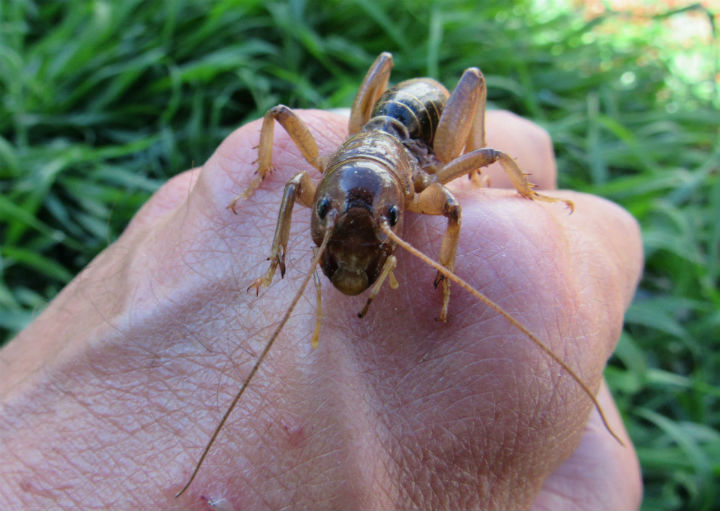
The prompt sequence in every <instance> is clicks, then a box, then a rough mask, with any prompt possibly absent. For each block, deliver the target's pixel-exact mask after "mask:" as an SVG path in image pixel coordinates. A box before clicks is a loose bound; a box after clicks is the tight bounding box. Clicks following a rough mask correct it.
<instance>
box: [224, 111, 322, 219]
mask: <svg viewBox="0 0 720 511" xmlns="http://www.w3.org/2000/svg"><path fill="white" fill-rule="evenodd" d="M275 121H277V122H279V123H280V125H281V126H282V127H283V128H284V129H285V131H286V132H287V134H288V135H290V138H291V139H292V141H293V142H294V143H295V145H296V146H297V148H298V149H300V152H301V153H302V155H303V158H305V160H306V161H307V162H308V163H309V164H310V165H312V166H313V167H315V168H316V169H318V171H320V173H322V172H323V170H324V163H323V160H322V158H320V156H319V152H318V147H317V143H316V142H315V137H313V135H312V133H311V132H310V130H309V129H308V127H307V125H306V124H305V123H304V122H303V120H302V119H300V117H298V116H297V114H295V112H293V111H292V110H291V109H290V108H288V107H286V106H285V105H277V106H274V107H272V108H271V109H270V110H268V111H267V113H265V116H264V117H263V122H262V127H261V128H260V142H259V143H258V159H257V163H258V168H257V171H256V173H255V176H254V177H253V179H252V180H251V181H250V184H249V185H248V187H247V188H246V189H245V190H244V191H243V192H242V193H240V194H239V195H238V196H237V197H235V198H234V199H233V200H232V202H231V203H230V204H229V205H228V208H229V209H231V210H232V212H233V213H237V211H235V206H236V204H237V203H238V201H241V200H244V199H247V198H248V197H250V196H252V194H253V193H255V190H257V189H258V187H259V186H260V183H261V182H262V180H263V179H265V176H266V175H267V173H268V172H270V171H271V170H273V166H272V149H273V134H274V130H275Z"/></svg>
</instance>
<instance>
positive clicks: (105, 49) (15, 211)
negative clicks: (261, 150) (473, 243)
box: [0, 0, 720, 509]
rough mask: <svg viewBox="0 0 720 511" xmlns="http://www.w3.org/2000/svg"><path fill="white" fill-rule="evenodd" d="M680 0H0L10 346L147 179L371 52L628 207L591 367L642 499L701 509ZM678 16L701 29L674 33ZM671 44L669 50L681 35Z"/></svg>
mask: <svg viewBox="0 0 720 511" xmlns="http://www.w3.org/2000/svg"><path fill="white" fill-rule="evenodd" d="M717 20H718V17H717V16H716V15H714V14H713V13H711V12H709V11H708V10H707V9H706V8H704V7H702V6H701V5H699V4H697V5H696V4H692V5H688V6H686V7H682V8H679V9H675V10H670V8H667V9H665V10H659V11H655V14H647V15H645V16H642V15H641V16H640V17H638V15H635V16H634V17H631V16H628V15H624V14H622V13H618V12H613V11H611V10H608V9H604V10H602V11H601V12H599V13H595V14H594V15H592V16H590V15H589V14H588V11H576V10H573V8H571V7H569V6H567V5H566V4H565V2H561V1H556V2H553V1H550V0H547V1H543V2H541V1H536V2H532V1H529V0H528V1H516V2H510V3H509V2H506V1H497V0H493V1H488V2H483V3H482V4H481V5H477V4H476V2H472V1H460V0H455V1H446V2H422V1H421V2H417V1H410V0H394V1H389V0H374V1H373V0H364V1H360V0H352V1H342V2H340V1H329V2H328V1H325V2H312V1H302V0H297V1H290V2H279V1H278V2H265V1H243V0H220V1H210V0H196V1H175V0H165V1H156V2H141V1H138V0H125V1H123V2H114V1H110V0H105V1H102V0H96V1H90V0H65V1H54V2H42V1H30V0H5V1H4V2H2V3H0V188H1V190H0V192H1V193H0V240H1V241H0V242H1V247H0V328H2V330H3V337H5V338H9V337H11V336H12V335H13V334H14V333H15V332H17V331H19V330H20V329H21V328H22V327H23V326H24V325H26V324H27V323H28V322H29V321H30V320H31V319H32V318H33V317H34V316H35V315H36V314H37V313H38V312H39V311H40V310H41V309H42V308H43V307H44V306H45V304H46V303H47V302H48V301H49V300H50V299H51V298H52V297H53V296H54V295H55V294H56V293H57V292H58V291H59V290H60V289H61V288H62V287H63V285H64V284H66V283H67V282H68V281H69V280H70V279H71V278H72V276H73V275H74V274H75V273H77V272H78V271H79V270H80V269H81V268H82V267H83V266H84V265H86V264H87V263H88V262H89V260H90V259H91V258H92V257H93V256H94V255H95V254H97V253H98V252H99V251H100V250H102V249H103V248H104V247H105V246H107V245H108V244H109V243H111V242H112V241H113V240H114V239H115V238H116V237H117V236H118V235H119V233H120V232H121V231H122V229H123V227H124V226H125V225H126V224H127V222H128V220H129V218H130V217H131V216H132V215H133V213H134V212H135V211H136V210H137V209H138V207H139V206H140V205H141V204H142V203H143V202H144V201H145V200H146V199H147V198H148V197H149V195H150V194H151V193H152V192H153V191H154V190H155V189H157V187H158V186H159V185H160V184H161V183H162V182H164V181H165V180H166V179H167V178H168V177H170V176H172V175H174V174H176V173H178V172H180V171H182V170H184V169H187V168H190V167H192V166H194V165H198V164H202V162H203V161H205V159H206V158H207V157H208V156H209V155H210V154H211V152H212V151H213V149H214V148H215V147H216V146H217V144H218V143H219V142H220V140H221V139H222V138H223V137H224V136H226V135H227V134H228V133H229V132H230V131H231V130H232V129H234V128H236V127H237V126H238V125H240V124H242V123H243V122H245V121H247V120H250V119H252V118H255V117H259V116H260V115H262V113H263V112H264V111H265V110H266V109H267V108H268V107H270V106H272V105H275V104H277V103H279V102H283V103H286V104H289V105H291V106H294V107H318V108H330V107H338V106H348V105H349V104H350V103H351V101H352V98H353V96H354V93H355V89H356V87H357V86H358V83H359V80H360V78H361V77H362V75H363V73H364V72H365V70H366V69H367V67H368V65H369V63H370V62H371V61H372V59H373V58H374V57H375V56H376V55H377V54H378V53H379V52H380V51H383V50H390V51H392V52H393V53H394V56H395V61H396V66H395V70H394V73H393V78H394V79H396V80H399V79H402V78H410V77H415V76H423V75H429V76H434V77H437V78H438V79H440V80H441V81H443V82H444V83H446V84H448V85H450V86H452V84H454V83H455V81H456V80H457V78H458V77H459V76H460V73H461V71H462V70H463V69H464V68H466V67H469V66H475V65H477V66H480V67H482V69H483V71H484V73H485V74H486V77H487V82H488V87H489V100H490V103H491V106H496V107H502V108H507V109H510V110H513V111H515V112H517V113H518V114H521V115H524V116H527V117H530V118H532V119H534V120H536V121H537V122H539V123H541V124H542V125H543V126H545V127H546V128H547V129H548V130H549V131H550V133H551V134H552V136H553V139H554V142H555V149H556V153H557V157H558V163H559V168H560V171H561V185H562V186H566V187H572V188H576V189H580V190H584V191H587V192H590V193H596V194H599V195H603V196H605V197H608V198H610V199H611V200H614V201H616V202H618V203H620V204H622V205H623V206H624V207H626V208H627V209H629V210H630V211H631V212H632V213H633V214H634V215H635V216H636V218H638V220H639V221H640V223H641V225H642V229H643V237H644V246H645V251H646V271H645V276H644V278H643V281H642V283H641V286H640V289H639V291H638V293H637V296H636V299H635V301H634V303H633V305H632V306H631V308H630V310H629V311H628V313H627V318H626V328H625V331H624V332H623V335H622V338H621V340H620V344H619V346H618V350H617V353H616V355H615V357H614V358H613V360H612V361H611V365H610V367H609V368H608V370H607V376H608V379H609V382H610V385H611V387H612V388H613V391H614V394H615V396H616V398H617V400H618V405H619V407H620V409H621V411H622V413H623V416H624V417H625V420H626V423H627V426H628V429H629V431H630V434H631V436H632V438H633V440H634V442H635V444H636V446H637V448H638V453H639V456H640V460H641V463H642V466H643V472H644V478H645V484H646V490H645V491H646V497H645V502H644V506H645V508H648V509H653V508H664V509H685V508H692V509H717V508H720V485H719V484H718V479H719V476H720V408H719V407H718V402H719V401H720V382H719V378H718V374H720V350H718V348H719V347H720V293H719V292H718V280H719V272H720V259H719V257H718V251H719V250H720V222H719V220H720V179H719V178H718V173H719V170H720V143H719V130H718V124H719V123H718V121H719V120H720V99H719V97H718V80H719V79H720V78H719V77H720V74H719V73H720V62H719V59H718V40H717V34H716V33H715V32H714V30H715V22H716V21H717ZM678 21H682V22H688V23H696V24H697V26H698V27H709V28H708V35H707V36H706V41H705V42H704V43H703V42H702V41H701V42H700V43H698V42H697V41H696V39H697V37H699V36H698V34H694V37H695V39H693V38H692V37H689V38H688V39H684V40H681V41H678V39H677V38H678V29H677V26H678V25H677V23H678ZM688 41H690V44H688Z"/></svg>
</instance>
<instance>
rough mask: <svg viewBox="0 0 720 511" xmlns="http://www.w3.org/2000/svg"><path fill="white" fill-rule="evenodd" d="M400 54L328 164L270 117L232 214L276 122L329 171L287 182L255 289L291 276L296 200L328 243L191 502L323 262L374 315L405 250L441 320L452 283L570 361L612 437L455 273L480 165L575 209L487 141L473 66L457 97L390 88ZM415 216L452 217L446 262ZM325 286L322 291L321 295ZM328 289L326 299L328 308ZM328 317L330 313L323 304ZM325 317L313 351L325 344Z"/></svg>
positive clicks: (439, 89) (368, 86) (370, 76)
mask: <svg viewBox="0 0 720 511" xmlns="http://www.w3.org/2000/svg"><path fill="white" fill-rule="evenodd" d="M392 64H393V61H392V56H391V55H390V53H382V54H380V55H379V56H378V57H377V59H376V60H375V62H374V63H373V64H372V66H371V67H370V69H369V71H368V72H367V74H366V76H365V78H364V80H363V82H362V85H361V86H360V89H359V91H358V93H357V96H356V97H355V101H354V102H353V105H352V109H351V113H350V120H349V125H348V131H349V138H348V139H347V140H346V141H345V142H344V143H343V144H342V145H341V146H340V148H338V149H337V151H336V152H335V153H334V154H333V155H331V156H330V157H329V158H323V157H321V156H320V154H319V151H318V147H317V144H316V142H315V139H314V138H313V136H312V134H311V132H310V130H309V129H308V127H307V126H306V125H305V124H304V122H303V121H302V120H301V119H300V118H299V117H298V116H297V115H296V114H295V113H294V112H293V111H292V110H291V109H290V108H288V107H286V106H284V105H278V106H276V107H274V108H271V109H270V110H269V111H268V112H267V113H266V114H265V116H264V118H263V122H262V127H261V130H260V141H259V144H258V169H257V173H256V175H255V176H254V178H253V179H252V180H251V182H250V184H249V185H248V187H247V189H246V190H245V191H244V192H242V193H241V194H240V195H238V196H237V197H236V198H235V199H234V200H233V201H232V202H231V203H230V205H229V206H228V208H229V209H231V210H233V211H235V207H236V204H237V203H238V201H241V200H244V199H246V198H248V197H250V196H251V195H252V194H253V193H254V192H255V190H257V188H258V187H259V186H260V184H261V182H262V180H263V179H264V177H265V176H266V175H267V173H268V172H269V171H271V170H272V148H273V132H274V124H275V122H276V121H277V122H278V123H279V124H280V125H281V126H282V127H283V128H284V129H285V131H286V132H287V133H288V134H289V136H290V138H291V139H292V141H293V142H294V143H295V145H296V146H297V147H298V148H299V149H300V152H301V153H302V155H303V157H304V159H305V160H306V161H307V162H308V163H309V164H310V165H312V166H313V167H315V168H316V169H317V170H318V171H319V172H320V173H321V174H322V179H321V181H320V183H319V184H317V185H316V184H315V183H314V182H313V181H312V179H311V178H310V175H309V173H308V172H306V171H303V172H300V173H298V174H297V175H295V176H294V177H293V178H292V179H290V180H289V181H288V182H287V184H286V185H285V188H284V191H283V196H282V202H281V206H280V212H279V214H278V220H277V225H276V228H275V235H274V238H273V242H272V246H271V250H270V256H269V257H268V260H269V261H270V264H269V267H268V269H267V271H266V272H265V274H264V275H263V276H261V277H260V278H258V279H256V280H255V281H254V282H252V283H251V285H250V286H249V287H248V290H250V289H255V290H256V292H259V290H260V289H261V288H262V287H264V286H269V285H270V284H271V282H272V280H273V277H274V275H275V273H276V271H277V270H278V269H279V270H280V274H281V276H284V274H285V255H286V249H287V243H288V237H289V233H290V222H291V215H292V210H293V207H294V205H295V203H296V202H299V203H300V204H302V205H303V206H305V207H308V208H310V209H311V214H312V218H311V233H312V239H313V241H314V243H315V244H316V245H317V246H318V248H317V250H316V251H315V257H314V259H313V262H312V265H311V268H310V270H309V271H308V273H307V274H306V275H305V278H304V280H303V282H302V284H301V286H300V289H299V291H298V292H297V294H296V295H295V297H294V299H293V301H292V302H291V305H290V306H289V307H288V309H287V310H286V312H285V314H284V316H283V318H282V319H281V320H280V322H279V324H278V325H277V327H276V329H275V331H274V332H273V334H272V335H271V336H270V339H269V340H268V341H267V343H266V345H265V347H264V349H263V351H262V352H261V354H260V356H259V357H258V358H257V360H256V361H255V364H254V365H253V368H252V369H251V371H250V373H249V375H248V376H247V378H246V379H245V381H244V383H243V384H242V386H241V388H240V390H239V391H238V392H237V394H236V395H235V397H234V399H233V401H232V403H231V404H230V406H229V407H228V409H227V410H226V412H225V414H224V416H223V417H222V419H221V420H220V422H219V424H218V426H217V427H216V429H215V431H214V433H213V435H212V436H211V438H210V440H209V442H208V444H207V446H206V447H205V449H204V451H203V453H202V455H201V457H200V459H199V461H198V462H197V464H196V465H195V469H194V471H193V473H192V475H191V476H190V478H189V480H188V481H187V483H186V485H185V486H184V487H183V488H182V489H181V490H180V492H178V494H177V496H180V495H181V494H182V493H183V492H184V491H185V490H186V489H187V488H188V487H189V486H190V484H191V483H192V481H193V479H194V478H195V476H196V475H197V473H198V470H199V469H200V467H201V466H202V463H203V461H204V460H205V457H206V456H207V454H208V452H209V450H210V448H211V446H212V445H213V443H214V442H215V439H216V438H217V435H218V434H219V432H220V430H221V429H222V427H223V426H224V424H225V422H226V420H227V418H228V417H229V415H230V413H231V412H232V410H233V409H234V407H235V406H236V404H237V403H238V401H239V400H240V398H241V396H242V395H243V392H244V391H245V389H246V388H247V386H248V384H249V382H250V381H251V380H252V378H253V376H254V375H255V373H256V372H257V370H258V368H259V367H260V365H261V364H262V362H263V360H264V358H265V356H266V355H267V353H268V352H269V350H270V348H271V347H272V345H273V343H274V342H275V339H276V338H277V337H278V335H279V333H280V331H281V329H282V328H283V326H284V325H285V323H286V322H287V320H288V318H289V317H290V315H291V313H292V311H293V309H294V308H295V305H296V304H297V303H298V301H299V300H300V297H301V296H302V293H303V292H304V290H305V288H306V287H307V284H308V283H309V281H310V279H311V278H312V276H313V275H314V273H315V269H316V267H317V266H318V265H319V266H320V267H321V268H322V271H323V272H324V273H325V275H326V276H327V277H328V278H329V279H330V281H331V282H332V283H333V285H334V286H335V287H336V288H337V289H339V290H340V291H342V292H343V293H345V294H347V295H357V294H359V293H362V292H364V291H366V290H368V289H369V290H370V291H369V294H368V298H367V301H366V303H365V306H364V307H363V309H362V310H361V311H360V313H359V314H358V316H360V317H362V316H364V315H365V314H366V313H367V311H368V308H369V306H370V304H371V302H372V300H373V298H374V297H375V296H376V295H377V293H378V292H379V291H380V289H381V287H382V286H383V283H384V282H385V281H386V280H387V281H388V282H389V284H390V286H391V287H395V286H396V285H397V281H396V280H395V277H394V275H393V270H394V269H395V267H396V265H397V260H396V258H395V256H394V255H393V253H394V250H395V247H396V246H400V247H402V248H403V249H405V250H407V251H408V252H409V253H411V254H412V255H414V256H416V257H418V258H420V259H421V260H423V261H424V262H425V263H426V264H428V265H430V266H432V267H433V268H434V269H435V270H437V275H436V277H435V281H434V284H435V286H436V287H438V286H440V287H441V290H442V295H443V300H442V307H441V310H440V314H439V318H438V319H439V320H440V321H445V320H446V319H447V314H448V304H449V300H450V281H453V282H455V283H457V284H458V285H460V286H461V287H463V288H464V289H465V290H467V291H468V292H470V293H471V294H472V295H473V296H475V297H476V298H477V299H478V300H480V301H481V302H483V303H485V304H486V305H487V306H489V307H490V308H492V309H493V310H494V311H495V312H497V313H498V314H500V315H502V316H503V317H504V318H505V319H506V320H507V321H508V322H509V323H510V324H512V325H513V326H514V327H515V328H517V329H519V330H520V331H521V332H523V334H525V335H526V336H527V337H528V338H529V339H530V340H531V341H532V342H533V343H535V344H536V345H537V346H538V347H539V348H540V349H541V350H542V351H543V352H545V353H546V354H547V356H548V357H550V358H551V359H552V360H553V361H554V362H555V363H557V364H559V365H560V366H561V367H562V368H563V370H564V371H566V372H567V373H568V374H569V375H570V376H571V377H572V378H573V379H574V380H575V381H576V383H577V384H578V385H579V386H580V387H582V389H583V391H584V392H585V393H586V394H587V395H588V397H589V398H590V399H591V400H592V402H593V404H594V405H595V407H596V408H597V409H598V411H599V412H600V416H601V418H602V421H603V423H604V424H605V427H606V428H607V429H608V431H609V432H610V433H611V434H612V435H613V436H614V437H615V438H616V439H617V440H618V442H620V443H621V444H622V441H621V440H620V439H619V437H618V436H617V435H616V434H615V432H613V431H612V429H611V428H610V426H609V424H608V423H607V420H606V418H605V415H604V413H603V411H602V409H601V407H600V405H599V403H598V402H597V400H596V398H595V396H594V395H593V393H592V391H591V390H590V389H589V388H588V387H587V385H585V383H584V382H583V381H582V380H581V379H580V377H579V376H578V375H577V374H576V373H575V372H574V371H573V370H572V369H571V368H570V367H569V366H568V365H567V364H566V363H565V362H564V361H563V360H562V359H560V358H559V357H558V356H557V355H555V354H554V353H553V352H552V351H551V350H550V348H548V347H547V346H546V345H545V344H544V343H543V342H542V341H540V340H539V339H538V338H537V337H536V336H535V335H534V334H533V333H532V332H530V331H529V330H528V329H527V328H526V327H525V326H523V325H522V324H521V323H519V322H518V321H517V320H515V319H514V318H513V317H512V316H511V315H510V314H509V313H507V312H506V311H504V310H503V309H502V308H501V307H500V306H499V305H497V304H495V303H494V302H493V301H491V300H490V299H489V298H487V297H486V296H484V295H483V294H481V293H480V292H479V291H477V290H475V289H474V288H473V287H472V286H470V285H469V284H468V283H467V282H465V281H464V280H462V279H461V278H460V277H458V276H457V275H455V273H454V272H453V269H454V265H455V255H456V249H457V246H458V240H459V234H460V223H461V207H460V204H459V203H458V201H457V199H456V198H455V197H454V196H453V194H452V193H451V192H450V190H448V189H447V188H446V187H445V186H444V185H445V184H446V183H448V182H450V181H452V180H454V179H456V178H459V177H462V176H466V175H468V176H471V177H472V176H473V175H475V172H476V170H477V169H479V168H481V167H485V166H487V165H490V164H491V163H494V162H499V163H500V164H501V165H502V167H503V169H504V170H505V172H506V173H507V175H508V176H509V177H510V180H511V182H512V183H513V185H514V187H515V188H516V190H517V191H518V193H519V194H520V195H521V196H522V197H525V198H527V199H532V200H537V201H546V202H563V203H565V204H566V205H567V206H568V207H569V208H570V210H571V211H572V209H573V204H572V202H570V201H567V200H563V199H558V198H553V197H548V196H545V195H542V194H539V193H537V192H536V191H535V190H534V189H533V185H532V184H531V183H530V182H529V181H528V179H527V175H526V174H525V173H523V172H522V171H521V170H520V168H519V167H518V165H517V164H516V163H515V161H514V160H513V159H512V158H510V157H509V156H508V155H506V154H505V153H503V152H500V151H497V150H495V149H492V148H488V147H487V144H486V142H485V99H486V87H485V81H484V78H483V75H482V73H481V72H480V70H479V69H477V68H469V69H467V70H466V71H465V72H464V73H463V75H462V77H461V78H460V80H459V82H458V84H457V86H456V87H455V89H454V90H453V92H452V94H451V93H449V92H448V90H447V89H446V88H445V87H444V86H443V85H441V84H440V83H438V82H437V81H435V80H432V79H430V78H420V79H413V80H407V81H404V82H401V83H399V84H398V85H396V86H394V87H392V88H388V82H389V78H390V72H391V69H392ZM406 211H410V212H414V213H421V214H425V215H442V216H444V217H445V218H446V219H447V228H446V230H445V234H444V236H443V239H442V244H441V248H440V255H439V258H438V261H437V262H436V261H434V260H432V259H431V258H429V257H427V256H425V255H424V254H422V253H421V252H420V251H418V250H417V249H415V248H414V247H412V246H411V245H410V244H409V243H407V242H406V241H404V240H403V239H402V238H401V237H400V235H399V233H400V232H401V229H402V224H403V215H404V213H405V212H406ZM318 289H319V288H318ZM319 299H320V293H319V291H318V305H319ZM318 309H319V306H318ZM319 323H320V316H319V314H318V320H317V321H316V328H315V332H314V333H313V337H312V343H313V345H316V344H317V339H318V335H319Z"/></svg>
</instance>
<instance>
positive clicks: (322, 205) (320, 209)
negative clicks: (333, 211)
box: [317, 197, 330, 220]
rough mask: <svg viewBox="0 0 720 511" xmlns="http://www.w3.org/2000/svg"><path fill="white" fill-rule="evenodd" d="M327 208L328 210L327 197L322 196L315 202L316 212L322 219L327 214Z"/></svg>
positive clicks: (328, 201) (328, 202)
mask: <svg viewBox="0 0 720 511" xmlns="http://www.w3.org/2000/svg"><path fill="white" fill-rule="evenodd" d="M329 210H330V199H329V198H328V197H323V198H322V199H320V201H319V202H318V203H317V214H318V216H319V217H320V220H323V219H324V218H325V216H326V215H327V213H328V211H329Z"/></svg>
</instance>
